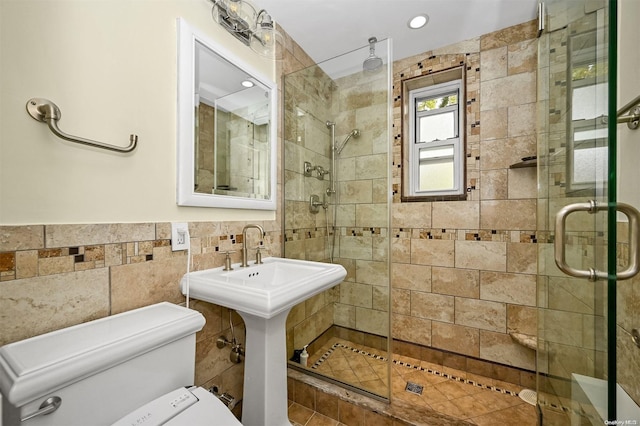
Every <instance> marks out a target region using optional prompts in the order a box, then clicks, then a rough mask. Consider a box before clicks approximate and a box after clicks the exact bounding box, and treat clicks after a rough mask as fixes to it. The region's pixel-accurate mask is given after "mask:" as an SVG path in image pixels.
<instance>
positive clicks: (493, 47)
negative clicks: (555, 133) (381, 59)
mask: <svg viewBox="0 0 640 426" xmlns="http://www.w3.org/2000/svg"><path fill="white" fill-rule="evenodd" d="M535 36H536V34H535V25H534V23H533V22H529V23H524V24H520V25H516V26H514V27H510V28H506V29H504V30H501V31H497V32H495V33H491V34H487V35H484V36H481V37H478V38H476V39H472V40H467V41H465V42H461V43H458V44H455V45H451V46H447V47H444V48H441V49H438V50H436V51H430V52H425V53H424V54H420V55H416V56H414V57H410V58H407V59H404V60H401V61H397V62H396V63H394V129H395V132H396V133H394V135H393V140H394V143H393V160H394V163H393V194H394V196H393V200H394V203H393V206H392V212H393V213H392V230H391V256H392V257H391V259H392V276H391V282H392V324H393V326H392V327H393V328H392V334H393V337H394V338H395V339H398V340H400V341H405V342H411V343H414V344H415V343H417V344H419V345H423V346H424V347H427V348H433V349H440V350H444V351H447V352H450V353H455V354H461V355H466V356H470V357H472V358H477V359H481V360H485V361H492V362H496V363H500V364H505V365H509V366H514V367H518V368H522V369H526V370H535V351H533V350H532V349H529V348H526V347H524V346H522V345H520V344H518V343H516V342H515V341H514V340H513V339H512V338H511V336H510V333H512V332H517V333H524V334H528V335H536V275H535V274H536V259H537V247H536V242H537V237H536V197H537V180H536V169H535V168H521V169H510V168H509V166H510V165H511V164H514V163H517V162H519V161H520V159H521V158H522V157H526V156H530V155H535V154H536V137H535V136H536V125H535V123H536V64H537V40H536V38H535ZM460 65H462V66H464V67H465V71H466V105H467V114H466V155H467V166H466V182H467V197H466V198H467V199H466V201H433V202H403V201H401V193H402V190H401V189H402V188H401V185H402V172H403V166H404V164H403V163H402V158H403V157H402V144H403V143H404V135H403V134H402V129H403V123H402V117H401V108H402V101H403V100H402V96H401V87H402V84H401V82H402V81H403V80H405V79H409V78H413V77H416V76H421V75H428V74H432V73H437V72H438V71H441V70H446V69H449V68H452V67H456V66H460Z"/></svg>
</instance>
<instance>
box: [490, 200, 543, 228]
mask: <svg viewBox="0 0 640 426" xmlns="http://www.w3.org/2000/svg"><path fill="white" fill-rule="evenodd" d="M480 205H481V208H482V217H481V219H480V228H482V229H522V230H534V229H536V200H495V201H482V202H481V203H480Z"/></svg>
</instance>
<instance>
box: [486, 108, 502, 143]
mask: <svg viewBox="0 0 640 426" xmlns="http://www.w3.org/2000/svg"><path fill="white" fill-rule="evenodd" d="M507 111H508V109H507V108H498V109H488V110H486V111H482V113H481V114H480V139H481V140H482V141H486V140H488V139H504V138H506V137H507V136H508V115H507Z"/></svg>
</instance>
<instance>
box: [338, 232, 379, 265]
mask: <svg viewBox="0 0 640 426" xmlns="http://www.w3.org/2000/svg"><path fill="white" fill-rule="evenodd" d="M372 243H373V242H372V239H371V237H368V236H362V237H360V236H340V251H339V253H340V257H345V258H350V259H364V260H371V259H372V257H373V246H372Z"/></svg>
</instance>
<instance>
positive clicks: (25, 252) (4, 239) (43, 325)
mask: <svg viewBox="0 0 640 426" xmlns="http://www.w3.org/2000/svg"><path fill="white" fill-rule="evenodd" d="M261 224H262V225H263V226H264V227H265V230H266V231H267V236H266V238H265V239H264V244H265V246H267V250H268V252H269V253H270V254H271V255H278V254H279V253H280V250H281V247H280V242H279V241H280V230H279V223H277V222H275V221H274V222H261ZM244 225H245V223H244V222H215V223H214V222H207V223H205V222H197V223H196V222H194V223H190V224H189V233H190V235H191V253H192V258H193V266H192V270H202V269H207V268H212V267H217V266H222V265H223V264H224V256H223V255H221V254H220V252H222V251H226V250H235V251H236V253H235V254H234V255H233V257H234V262H239V261H240V249H241V247H242V242H243V241H242V227H243V226H244ZM170 238H171V225H170V224H169V223H136V224H133V223H132V224H99V225H31V226H1V227H0V345H4V344H7V343H10V342H15V341H18V340H22V339H25V338H28V337H32V336H35V335H38V334H42V333H46V332H49V331H53V330H57V329H60V328H64V327H68V326H71V325H75V324H79V323H82V322H86V321H90V320H94V319H98V318H101V317H105V316H108V315H112V314H117V313H120V312H124V311H128V310H131V309H136V308H139V307H142V306H146V305H150V304H154V303H158V302H161V301H169V302H172V303H178V304H182V303H184V302H185V298H184V296H182V293H181V292H180V288H179V285H178V284H179V282H180V279H181V278H182V276H183V275H184V274H185V272H186V269H187V256H186V252H185V251H177V252H172V250H171V241H170ZM251 244H252V245H253V246H255V245H256V242H255V241H252V242H251ZM190 306H191V307H192V308H194V309H197V310H199V311H200V312H202V314H203V315H204V316H205V318H206V325H205V327H204V329H203V330H202V331H200V332H199V333H198V334H197V336H196V340H197V343H196V378H195V380H196V384H198V385H207V386H208V385H211V384H213V383H215V384H217V385H219V386H220V388H221V389H223V390H224V391H226V392H229V393H231V394H232V395H234V396H237V397H240V396H241V395H242V378H243V374H242V372H243V364H232V363H231V362H230V361H229V349H227V348H225V349H223V350H220V349H218V348H217V347H216V339H217V337H218V336H220V335H221V334H226V335H227V337H230V330H229V328H230V326H229V311H228V310H227V309H226V308H222V307H220V306H217V305H214V304H209V303H203V302H199V301H194V300H191V302H190ZM233 321H234V323H235V324H236V332H238V333H239V334H240V335H239V336H238V338H239V339H240V341H243V335H242V334H243V332H244V330H243V324H242V320H241V319H240V317H238V316H237V315H236V314H235V313H234V314H233Z"/></svg>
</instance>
